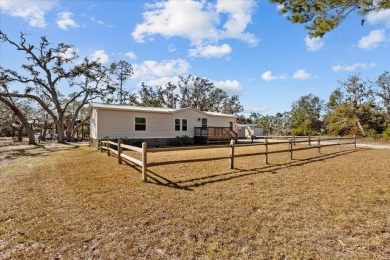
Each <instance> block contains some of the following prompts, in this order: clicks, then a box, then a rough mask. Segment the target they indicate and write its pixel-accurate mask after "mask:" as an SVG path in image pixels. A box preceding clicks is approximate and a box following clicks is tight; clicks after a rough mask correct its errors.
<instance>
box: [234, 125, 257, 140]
mask: <svg viewBox="0 0 390 260" xmlns="http://www.w3.org/2000/svg"><path fill="white" fill-rule="evenodd" d="M263 135H264V129H263V127H262V126H260V125H256V124H244V125H240V124H238V125H237V138H239V139H240V138H248V139H250V138H252V136H254V137H256V136H263Z"/></svg>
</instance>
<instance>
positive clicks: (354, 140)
mask: <svg viewBox="0 0 390 260" xmlns="http://www.w3.org/2000/svg"><path fill="white" fill-rule="evenodd" d="M353 146H354V148H356V135H353Z"/></svg>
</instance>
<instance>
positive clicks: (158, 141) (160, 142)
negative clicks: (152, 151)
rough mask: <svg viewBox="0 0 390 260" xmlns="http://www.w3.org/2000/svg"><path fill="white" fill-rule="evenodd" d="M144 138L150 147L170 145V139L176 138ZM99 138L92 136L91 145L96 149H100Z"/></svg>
mask: <svg viewBox="0 0 390 260" xmlns="http://www.w3.org/2000/svg"><path fill="white" fill-rule="evenodd" d="M137 139H138V138H137ZM142 139H143V140H144V141H145V142H146V143H147V144H148V147H159V146H168V144H169V141H170V140H172V139H175V138H142ZM99 140H100V139H96V138H90V139H89V145H90V146H91V147H93V148H95V149H96V150H98V149H99Z"/></svg>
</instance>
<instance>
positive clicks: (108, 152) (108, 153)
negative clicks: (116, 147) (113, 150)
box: [106, 137, 110, 156]
mask: <svg viewBox="0 0 390 260" xmlns="http://www.w3.org/2000/svg"><path fill="white" fill-rule="evenodd" d="M106 144H107V155H108V156H110V143H109V139H108V137H107V143H106Z"/></svg>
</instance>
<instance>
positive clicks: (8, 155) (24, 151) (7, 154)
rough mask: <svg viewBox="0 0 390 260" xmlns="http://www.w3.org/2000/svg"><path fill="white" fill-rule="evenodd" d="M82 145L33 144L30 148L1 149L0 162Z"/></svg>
mask: <svg viewBox="0 0 390 260" xmlns="http://www.w3.org/2000/svg"><path fill="white" fill-rule="evenodd" d="M79 147H80V146H52V147H50V146H45V145H40V144H37V145H33V146H31V147H29V148H21V149H11V150H4V151H1V150H0V164H1V163H2V162H5V161H10V160H16V159H18V158H21V157H42V156H49V154H51V153H56V152H61V151H64V150H73V149H77V148H79Z"/></svg>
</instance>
